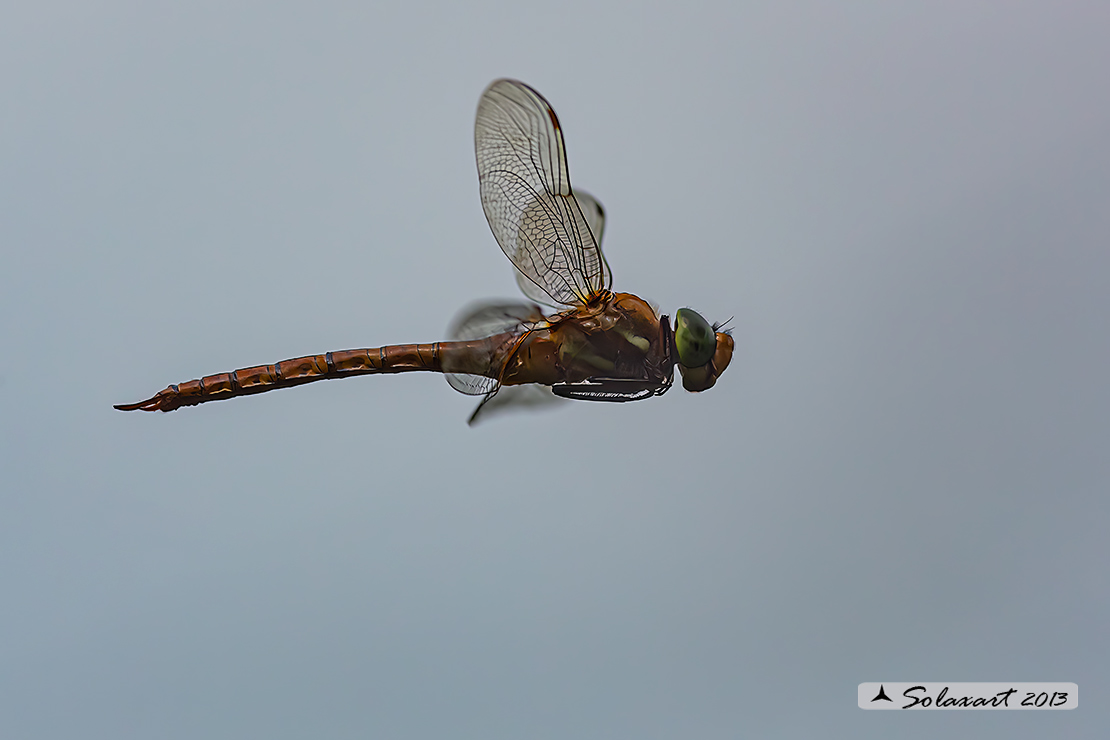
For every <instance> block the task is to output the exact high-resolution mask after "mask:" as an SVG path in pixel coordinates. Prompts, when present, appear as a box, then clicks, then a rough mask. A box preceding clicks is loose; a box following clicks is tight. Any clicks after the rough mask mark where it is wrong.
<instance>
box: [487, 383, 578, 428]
mask: <svg viewBox="0 0 1110 740" xmlns="http://www.w3.org/2000/svg"><path fill="white" fill-rule="evenodd" d="M564 403H566V399H563V398H559V397H558V396H556V395H555V394H554V393H552V392H551V388H549V387H548V386H546V385H508V386H505V387H504V388H501V389H499V390H498V392H497V395H495V396H493V397H492V398H491V399H489V401H488V402H485V401H483V402H482V403H481V404H479V405H478V408H476V409H474V413H473V414H471V416H470V420H469V421H468V422H467V423H468V424H470V425H471V426H474V425H476V424H478V423H480V422H481V423H484V422H487V421H489V420H490V419H492V418H494V417H501V416H505V415H508V414H510V413H513V412H516V411H528V412H532V411H538V410H541V409H551V408H557V407H559V406H561V405H563V404H564Z"/></svg>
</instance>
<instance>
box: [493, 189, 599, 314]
mask: <svg viewBox="0 0 1110 740" xmlns="http://www.w3.org/2000/svg"><path fill="white" fill-rule="evenodd" d="M574 197H575V199H576V200H577V201H578V205H579V206H580V207H581V208H582V215H583V216H584V217H585V219H586V225H587V226H588V227H589V229H590V233H591V234H593V236H594V241H596V242H597V246H598V247H601V238H602V234H603V233H604V232H605V209H604V208H602V207H601V203H599V202H598V201H597V198H595V197H593V196H592V195H590V194H589V193H587V192H585V191H584V190H577V191H575V193H574ZM601 267H602V269H603V270H604V273H603V274H602V281H603V283H604V284H605V285H609V284H610V283H611V280H610V277H609V265H608V264H607V263H606V262H605V260H602V261H601ZM514 272H516V284H517V286H518V287H519V288H520V291H521V292H522V293H524V295H526V296H528V298H529V299H531V300H533V301H536V302H537V303H541V304H544V305H554V304H552V301H551V297H550V296H548V294H547V293H546V292H545V291H544V290H543V289H542V288H540V286H539V285H537V284H536V283H535V282H533V281H532V279H531V278H529V277H528V276H527V275H525V274H524V273H523V272H521V271H520V270H519V269H517V270H515V271H514Z"/></svg>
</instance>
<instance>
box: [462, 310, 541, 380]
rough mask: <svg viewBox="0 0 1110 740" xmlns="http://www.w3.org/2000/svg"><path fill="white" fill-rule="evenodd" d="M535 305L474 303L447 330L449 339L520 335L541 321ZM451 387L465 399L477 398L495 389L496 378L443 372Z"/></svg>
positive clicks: (539, 311) (539, 312)
mask: <svg viewBox="0 0 1110 740" xmlns="http://www.w3.org/2000/svg"><path fill="white" fill-rule="evenodd" d="M543 318H544V317H543V311H541V310H540V307H539V306H535V305H532V304H530V303H521V302H519V301H512V302H510V301H504V302H500V303H493V302H490V301H486V302H482V303H474V304H472V305H470V306H468V307H466V308H465V309H463V310H462V311H460V312H459V315H458V316H456V317H455V319H454V321H452V322H451V326H450V327H448V329H447V338H448V339H451V340H467V339H481V338H483V337H491V336H493V335H495V334H501V333H503V332H508V331H513V332H523V331H527V330H528V329H530V328H532V327H533V326H535V325H536V324H537V323H539V322H541V321H543ZM444 377H445V378H447V382H448V383H450V384H451V387H452V388H454V389H455V390H457V391H459V392H460V393H465V394H467V395H468V396H481V395H484V394H487V393H490V392H492V391H495V390H497V380H496V378H487V377H485V376H484V375H471V374H469V373H444Z"/></svg>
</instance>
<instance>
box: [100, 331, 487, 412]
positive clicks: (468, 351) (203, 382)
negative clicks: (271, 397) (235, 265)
mask: <svg viewBox="0 0 1110 740" xmlns="http://www.w3.org/2000/svg"><path fill="white" fill-rule="evenodd" d="M493 339H494V338H492V337H491V338H486V339H478V340H472V341H466V342H435V343H432V344H398V345H392V346H388V347H375V348H372V349H348V350H343V351H341V352H327V353H324V354H322V355H309V356H307V357H296V358H293V359H292V360H282V361H281V362H278V363H275V364H273V365H258V366H256V367H246V368H242V369H241V370H233V371H232V372H230V373H217V374H215V375H206V376H205V377H203V378H200V379H199V380H190V381H188V382H186V383H179V384H175V385H171V386H169V387H168V388H166V389H165V390H163V391H160V392H158V393H157V394H155V395H154V396H152V397H151V398H148V399H147V400H145V401H140V402H139V403H132V404H120V405H118V406H116V408H117V409H119V410H120V411H139V410H141V411H173V410H174V409H178V408H181V407H182V406H195V405H197V404H200V403H206V402H208V401H221V400H224V399H227V398H236V397H238V396H248V395H251V394H254V393H265V392H266V391H271V390H275V389H277V388H289V387H292V386H295V385H303V384H305V383H312V382H315V381H317V380H329V379H332V378H347V377H352V376H355V375H370V374H373V373H405V372H414V371H419V370H425V371H431V372H444V364H445V363H444V360H445V356H446V364H447V366H448V370H447V371H448V372H467V373H472V374H475V375H485V374H489V373H491V372H495V369H493V368H491V362H490V360H491V359H492V353H491V351H490V347H491V341H492V340H493ZM494 377H495V376H494Z"/></svg>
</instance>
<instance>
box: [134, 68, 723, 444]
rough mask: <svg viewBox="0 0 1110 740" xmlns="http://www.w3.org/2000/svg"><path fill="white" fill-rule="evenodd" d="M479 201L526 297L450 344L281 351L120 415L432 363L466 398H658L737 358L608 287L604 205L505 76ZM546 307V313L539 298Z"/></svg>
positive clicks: (487, 134) (485, 310)
mask: <svg viewBox="0 0 1110 740" xmlns="http://www.w3.org/2000/svg"><path fill="white" fill-rule="evenodd" d="M474 148H475V153H476V158H477V162H478V183H479V189H480V191H481V198H482V209H483V210H484V211H485V215H486V220H487V221H488V222H489V225H490V228H491V229H492V231H493V235H494V238H495V239H496V240H497V243H498V244H499V245H500V246H501V249H502V251H504V252H505V255H506V256H507V257H508V258H509V260H510V261H511V262H512V264H513V267H514V268H515V270H516V279H517V285H518V286H519V287H520V289H521V292H522V293H523V294H524V296H525V297H526V298H528V299H529V301H528V302H525V301H505V302H488V303H483V304H479V305H477V306H476V307H473V308H471V309H470V310H469V311H466V312H464V313H463V314H461V315H460V316H459V317H458V318H457V319H456V320H455V322H454V323H453V324H452V326H451V328H450V329H449V331H448V334H449V337H450V338H449V340H448V341H441V342H434V343H427V344H401V345H391V346H383V347H374V348H369V349H352V350H342V351H337V352H326V353H324V354H317V355H309V356H306V357H297V358H294V359H290V360H282V361H281V362H277V363H274V364H272V365H258V366H255V367H248V368H242V369H239V370H233V371H232V372H227V373H217V374H215V375H207V376H205V377H203V378H199V379H197V380H190V381H188V382H185V383H175V384H172V385H170V386H169V387H167V388H166V389H164V390H162V391H159V392H158V393H156V394H155V395H153V396H152V397H150V398H148V399H146V400H145V401H139V402H138V403H131V404H120V405H117V406H115V408H117V409H119V410H121V411H138V410H141V411H174V410H175V409H179V408H181V407H183V406H196V405H198V404H202V403H207V402H209V401H221V400H225V399H229V398H237V397H239V396H248V395H253V394H256V393H265V392H267V391H272V390H276V389H278V388H290V387H292V386H298V385H304V384H306V383H314V382H316V381H318V380H331V379H335V378H349V377H354V376H357V375H372V374H381V373H404V372H417V371H424V372H436V373H442V374H444V375H445V376H446V378H447V381H448V383H450V384H451V386H452V387H453V388H455V389H456V390H458V391H461V392H462V393H466V394H469V395H475V396H483V398H482V401H481V402H480V403H479V405H478V407H477V408H476V409H475V411H474V413H473V414H472V415H471V417H470V422H471V423H473V422H474V421H475V420H476V419H477V418H478V416H479V413H480V412H481V411H482V409H483V407H484V406H485V405H486V404H487V402H489V401H490V400H491V399H492V398H494V396H495V395H496V394H497V393H498V392H499V391H502V390H503V389H507V392H509V393H511V392H512V390H513V389H515V388H518V387H527V386H529V385H534V386H541V387H545V392H546V389H549V395H550V394H553V395H554V396H556V397H561V398H569V399H575V400H586V401H610V402H625V401H638V400H642V399H646V398H651V397H652V396H657V395H662V394H663V393H665V392H666V391H667V390H668V389H669V388H670V387H671V385H672V382H673V378H674V368H675V366H676V365H677V367H678V369H679V373H680V374H681V375H682V385H683V387H684V388H685V389H686V390H688V391H692V392H700V391H704V390H708V389H709V388H711V387H713V385H714V384H716V382H717V378H719V377H720V375H721V373H723V372H724V370H725V368H727V367H728V365H729V362H730V361H731V360H732V353H733V348H734V341H733V338H732V336H731V333H730V332H729V331H728V330H725V329H723V328H722V327H721V326H720V325H717V324H713V325H710V324H709V322H707V321H706V320H705V319H704V318H703V317H702V316H701V315H700V314H698V313H697V312H696V311H694V310H693V309H690V308H681V309H679V310H678V311H676V312H675V321H674V326H673V328H672V326H671V323H670V319H669V317H668V316H666V315H659V314H658V313H657V312H656V310H655V309H654V308H653V307H652V306H651V305H650V304H649V303H648V302H647V301H645V300H643V299H642V298H640V297H638V296H635V295H633V294H631V293H619V292H613V291H612V290H611V286H612V275H611V273H610V271H609V266H608V263H607V262H606V260H605V257H604V255H603V254H602V252H601V237H602V233H603V232H604V228H605V211H604V210H603V208H602V207H601V204H600V203H599V202H598V201H597V200H596V199H595V198H594V197H593V196H591V195H589V194H588V193H585V192H583V191H577V192H576V191H574V190H573V189H572V188H571V185H570V173H569V170H568V168H567V155H566V147H565V144H564V141H563V131H562V128H561V126H560V125H559V119H558V117H557V116H556V115H555V111H554V109H552V107H551V105H550V103H548V102H547V100H546V99H545V98H544V97H543V96H542V95H540V94H539V93H538V92H537V91H536V90H534V89H533V88H531V87H529V86H528V85H526V84H524V83H523V82H519V81H517V80H510V79H501V80H496V81H494V82H493V83H491V84H490V86H489V87H487V88H486V90H485V92H484V93H482V97H481V99H480V100H479V102H478V114H477V120H476V123H475V127H474ZM541 305H542V306H546V307H548V309H549V312H545V309H544V308H542V307H541Z"/></svg>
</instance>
